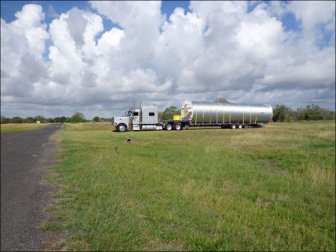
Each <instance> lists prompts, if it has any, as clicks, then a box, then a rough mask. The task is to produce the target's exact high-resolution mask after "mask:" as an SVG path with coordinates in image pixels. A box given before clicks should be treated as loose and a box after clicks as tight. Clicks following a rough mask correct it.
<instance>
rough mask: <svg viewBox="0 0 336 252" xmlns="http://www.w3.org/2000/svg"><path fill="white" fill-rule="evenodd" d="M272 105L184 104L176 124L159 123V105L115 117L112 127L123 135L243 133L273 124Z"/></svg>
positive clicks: (173, 121) (174, 118)
mask: <svg viewBox="0 0 336 252" xmlns="http://www.w3.org/2000/svg"><path fill="white" fill-rule="evenodd" d="M272 116H273V109H272V107H271V106H270V105H266V104H262V105H248V104H233V103H226V104H221V103H204V102H189V101H186V102H184V104H183V106H182V108H181V115H174V117H173V119H172V120H167V121H162V122H160V121H159V112H158V108H157V106H155V105H151V106H144V107H140V108H136V109H132V110H129V111H128V113H127V116H124V117H112V125H114V126H115V127H116V130H117V131H119V132H125V131H127V130H135V131H136V130H163V129H164V130H181V129H183V128H185V127H204V126H206V127H210V126H217V127H218V126H220V127H221V128H231V129H241V128H248V127H263V124H264V123H267V122H269V121H271V120H272Z"/></svg>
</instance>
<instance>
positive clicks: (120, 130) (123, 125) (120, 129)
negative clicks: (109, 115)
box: [117, 123, 127, 132]
mask: <svg viewBox="0 0 336 252" xmlns="http://www.w3.org/2000/svg"><path fill="white" fill-rule="evenodd" d="M126 130H127V126H126V125H125V124H124V123H121V124H118V126H117V131H118V132H125V131H126Z"/></svg>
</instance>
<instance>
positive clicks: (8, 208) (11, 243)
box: [1, 124, 62, 251]
mask: <svg viewBox="0 0 336 252" xmlns="http://www.w3.org/2000/svg"><path fill="white" fill-rule="evenodd" d="M61 127H62V124H51V125H47V126H46V127H44V128H41V129H38V130H33V131H26V132H20V133H5V134H1V251H9V250H20V251H23V250H25V251H27V250H29V251H36V250H38V249H39V248H41V246H42V245H43V244H44V243H46V242H47V234H46V233H45V232H42V231H41V230H40V229H39V228H38V227H39V225H40V224H41V222H42V221H43V216H44V214H43V212H42V209H43V208H44V207H45V206H46V204H47V202H48V193H49V192H50V190H51V189H50V188H49V187H47V186H46V185H43V184H42V183H41V182H42V179H43V177H44V176H45V175H46V173H45V172H44V171H43V168H45V167H47V166H49V165H51V164H53V162H54V158H55V155H56V153H57V149H56V142H55V137H54V136H55V134H57V131H58V130H59V129H60V128H61Z"/></svg>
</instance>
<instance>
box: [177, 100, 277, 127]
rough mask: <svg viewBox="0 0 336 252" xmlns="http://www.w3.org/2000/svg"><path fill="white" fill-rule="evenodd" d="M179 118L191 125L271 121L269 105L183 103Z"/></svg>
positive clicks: (271, 111)
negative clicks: (190, 122) (189, 122)
mask: <svg viewBox="0 0 336 252" xmlns="http://www.w3.org/2000/svg"><path fill="white" fill-rule="evenodd" d="M181 116H182V118H183V119H186V120H189V121H190V120H191V121H192V123H194V124H197V123H218V124H220V123H258V122H268V121H269V120H271V119H272V116H273V109H272V107H271V105H247V104H234V103H227V104H221V103H205V102H195V101H192V102H190V101H185V102H184V104H183V105H182V109H181Z"/></svg>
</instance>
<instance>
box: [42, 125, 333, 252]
mask: <svg viewBox="0 0 336 252" xmlns="http://www.w3.org/2000/svg"><path fill="white" fill-rule="evenodd" d="M60 137H61V141H62V149H63V150H62V154H61V158H62V159H61V160H60V163H59V165H58V167H57V168H56V171H57V174H58V178H57V180H56V181H54V183H56V184H57V183H58V184H62V185H63V186H62V188H63V189H62V190H61V191H59V192H58V193H57V194H55V195H54V196H55V199H57V202H58V203H57V205H56V207H52V208H51V209H53V211H54V213H55V214H56V215H57V216H58V218H57V220H58V221H59V223H53V225H52V227H64V228H65V229H66V230H67V239H66V245H65V246H66V248H67V249H70V250H295V251H297V250H311V251H319V250H333V251H334V250H335V123H334V122H309V123H286V124H280V123H277V124H276V123H274V124H269V125H267V126H266V127H265V128H260V129H253V128H250V129H241V130H237V129H236V130H230V129H199V130H197V129H191V130H183V131H180V132H176V131H170V132H167V131H164V132H161V131H158V132H156V131H152V132H127V133H116V132H112V131H110V130H109V129H108V127H107V126H104V127H98V126H93V124H91V126H90V124H83V125H81V124H79V125H66V127H65V130H64V131H63V132H62V133H61V136H60ZM127 138H130V139H131V142H127V141H126V139H127ZM44 227H48V225H44ZM51 230H53V229H51Z"/></svg>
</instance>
